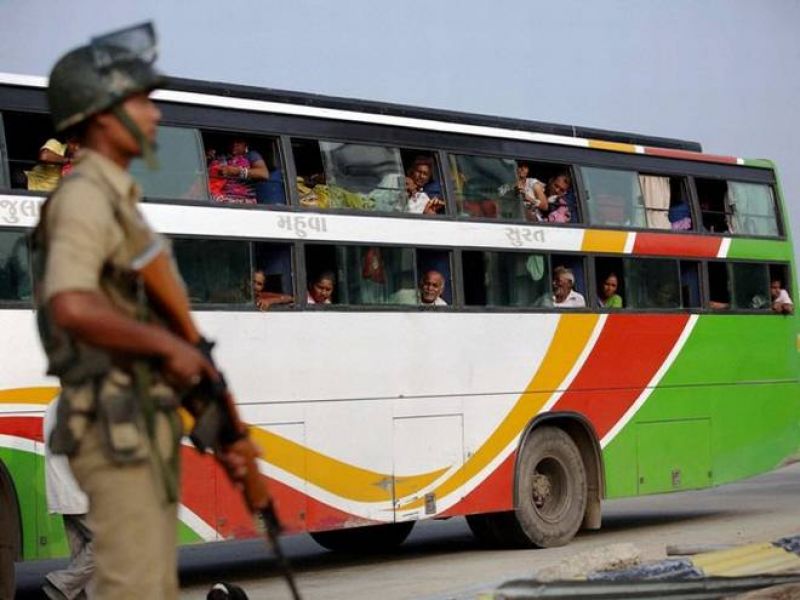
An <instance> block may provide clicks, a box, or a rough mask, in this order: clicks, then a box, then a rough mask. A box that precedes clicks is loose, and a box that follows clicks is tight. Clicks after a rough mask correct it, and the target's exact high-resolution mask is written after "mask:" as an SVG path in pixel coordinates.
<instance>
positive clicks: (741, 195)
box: [728, 181, 780, 236]
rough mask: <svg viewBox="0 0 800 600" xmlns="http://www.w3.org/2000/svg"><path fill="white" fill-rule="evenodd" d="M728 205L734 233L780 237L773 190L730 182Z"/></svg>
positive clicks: (766, 186)
mask: <svg viewBox="0 0 800 600" xmlns="http://www.w3.org/2000/svg"><path fill="white" fill-rule="evenodd" d="M728 204H729V205H730V206H731V209H732V213H733V231H734V232H735V233H743V234H747V235H765V236H778V235H780V231H779V230H778V219H777V215H776V210H775V197H774V195H773V193H772V188H771V187H770V186H768V185H763V184H760V183H740V182H738V181H729V182H728Z"/></svg>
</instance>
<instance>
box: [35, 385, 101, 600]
mask: <svg viewBox="0 0 800 600" xmlns="http://www.w3.org/2000/svg"><path fill="white" fill-rule="evenodd" d="M57 411H58V398H56V399H55V400H53V401H52V402H51V403H50V405H49V406H48V407H47V410H46V411H45V413H44V426H43V429H44V439H45V442H46V441H47V439H48V438H49V437H50V432H51V431H52V430H53V427H54V426H55V422H56V413H57ZM44 469H45V487H46V489H47V509H48V510H49V511H50V512H51V513H57V514H60V515H62V516H63V517H64V530H65V532H66V534H67V541H68V542H69V549H70V563H69V565H67V568H66V569H62V570H60V571H53V572H51V573H48V574H47V575H46V577H45V584H44V587H43V588H42V591H44V594H45V596H47V597H48V598H51V599H58V600H61V599H63V598H67V599H68V600H73V599H74V598H86V591H85V590H86V586H87V585H88V583H89V580H90V579H91V578H92V574H93V573H94V555H93V550H92V532H91V531H90V530H89V527H88V526H87V524H86V514H87V513H88V512H89V499H88V498H87V497H86V494H84V493H83V492H82V491H81V489H80V488H79V487H78V483H77V482H76V481H75V478H74V477H73V476H72V471H71V470H70V468H69V459H68V458H67V456H66V455H64V454H51V453H50V444H47V443H45V446H44Z"/></svg>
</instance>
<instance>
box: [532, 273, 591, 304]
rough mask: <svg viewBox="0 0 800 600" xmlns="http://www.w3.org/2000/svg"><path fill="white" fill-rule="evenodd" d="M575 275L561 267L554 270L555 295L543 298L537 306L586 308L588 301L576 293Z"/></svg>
mask: <svg viewBox="0 0 800 600" xmlns="http://www.w3.org/2000/svg"><path fill="white" fill-rule="evenodd" d="M574 287H575V274H574V273H573V272H572V269H568V268H567V267H564V266H559V267H556V268H555V269H553V293H552V294H547V295H545V296H542V297H541V298H540V299H539V301H538V302H537V306H545V307H555V308H584V307H585V306H586V299H585V298H584V297H583V295H582V294H581V293H579V292H576V291H575V290H574V289H573V288H574Z"/></svg>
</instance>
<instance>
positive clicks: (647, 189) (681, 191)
mask: <svg viewBox="0 0 800 600" xmlns="http://www.w3.org/2000/svg"><path fill="white" fill-rule="evenodd" d="M639 185H640V186H641V188H642V196H643V198H644V206H645V220H646V222H647V227H649V228H650V229H674V230H677V231H685V230H690V229H691V228H692V215H691V210H690V208H689V201H688V197H687V194H686V188H685V187H684V186H683V185H682V180H681V178H679V177H662V176H658V175H639Z"/></svg>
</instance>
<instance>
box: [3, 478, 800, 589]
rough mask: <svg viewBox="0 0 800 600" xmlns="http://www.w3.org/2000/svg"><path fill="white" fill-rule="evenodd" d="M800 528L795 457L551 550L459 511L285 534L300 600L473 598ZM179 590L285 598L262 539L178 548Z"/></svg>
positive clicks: (635, 503)
mask: <svg viewBox="0 0 800 600" xmlns="http://www.w3.org/2000/svg"><path fill="white" fill-rule="evenodd" d="M797 534H800V463H798V464H794V465H791V466H788V467H785V468H783V469H781V470H779V471H775V472H773V473H770V474H767V475H762V476H760V477H756V478H753V479H750V480H747V481H744V482H739V483H735V484H730V485H727V486H723V487H719V488H714V489H710V490H703V491H697V492H683V493H678V494H669V495H662V496H649V497H641V498H632V499H625V500H612V501H608V502H605V503H604V504H603V528H602V529H601V530H600V531H591V532H582V533H580V534H579V535H578V537H577V538H576V539H575V540H573V542H572V543H571V544H569V545H568V546H566V547H563V548H552V549H547V550H489V549H486V548H482V547H481V546H479V545H478V544H477V542H476V541H475V540H474V539H473V537H472V535H471V534H470V532H469V529H468V528H467V526H466V523H465V522H464V520H463V519H450V520H448V521H433V522H424V523H418V524H417V526H416V527H415V530H414V532H412V534H411V536H410V537H409V539H408V540H407V541H406V543H405V544H403V545H402V546H401V547H400V548H398V550H397V551H396V552H394V553H392V554H383V555H378V556H375V555H373V556H368V557H357V556H349V555H336V554H333V553H330V552H327V551H325V550H323V549H321V548H320V547H319V546H317V545H316V544H315V543H314V542H313V541H312V540H311V538H309V537H308V536H306V535H301V536H293V537H290V538H286V539H285V540H284V545H285V548H286V551H287V554H288V555H289V557H290V559H291V560H292V563H293V565H294V568H295V570H296V574H297V578H298V583H299V586H300V589H301V592H302V593H303V596H304V598H305V599H306V600H315V599H323V598H325V599H330V598H346V599H348V600H360V599H364V600H366V599H368V598H369V599H374V598H379V599H380V600H394V599H401V598H422V599H425V600H443V599H445V598H474V597H475V595H476V594H477V593H478V592H479V591H482V590H486V589H489V588H491V587H492V586H493V585H495V584H498V583H500V582H502V581H505V580H507V579H512V578H518V577H525V576H530V575H532V574H533V573H534V572H535V571H536V570H537V569H541V568H543V567H548V566H551V565H554V564H557V563H559V562H560V561H561V560H563V559H564V558H565V557H568V556H570V555H572V554H574V553H575V552H581V551H584V550H589V549H594V548H597V547H602V546H606V545H609V544H614V543H619V542H630V543H633V544H635V545H636V546H637V547H638V548H639V549H640V550H641V552H642V555H643V557H644V559H645V560H650V559H653V560H656V559H660V558H663V557H664V553H665V547H666V545H668V544H704V545H708V544H745V543H751V542H759V541H772V540H775V539H778V538H780V537H784V536H788V535H797ZM57 564H60V563H58V562H57V561H48V562H47V563H27V564H25V565H21V566H20V568H19V570H18V573H19V575H18V587H19V590H20V593H19V594H18V598H21V599H24V598H38V597H40V596H38V594H36V593H35V592H34V590H35V589H36V588H37V586H38V585H40V584H41V578H42V577H43V575H44V573H46V572H47V570H48V569H49V568H53V567H54V566H55V565H57ZM181 581H182V590H181V596H180V597H181V599H182V600H205V597H206V592H207V590H208V588H209V587H210V586H211V584H212V583H214V582H215V581H232V582H235V583H238V584H239V585H241V586H242V587H243V588H244V589H245V590H246V591H247V593H248V594H249V596H250V598H251V599H253V600H255V599H259V598H271V599H280V598H288V597H289V595H288V592H287V591H286V587H285V585H284V583H283V581H282V580H281V579H280V577H279V575H278V573H277V571H276V570H275V567H274V564H273V561H272V559H271V554H270V553H269V552H268V551H267V550H266V549H265V548H264V546H263V543H262V542H261V541H259V540H247V541H243V542H238V541H234V542H223V543H218V544H207V545H204V546H197V547H190V548H184V549H183V550H182V552H181Z"/></svg>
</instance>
